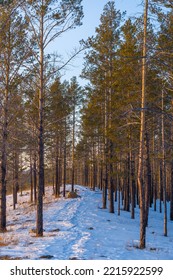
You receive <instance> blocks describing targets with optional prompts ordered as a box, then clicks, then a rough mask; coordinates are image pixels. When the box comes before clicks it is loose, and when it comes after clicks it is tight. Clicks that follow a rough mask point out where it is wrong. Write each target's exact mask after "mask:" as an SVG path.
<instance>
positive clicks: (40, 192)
mask: <svg viewBox="0 0 173 280" xmlns="http://www.w3.org/2000/svg"><path fill="white" fill-rule="evenodd" d="M43 34H44V30H43V12H42V13H41V21H40V90H39V135H38V173H39V182H38V196H37V221H36V235H37V236H38V237H41V236H43V192H44V142H43V104H44V72H43V68H44V66H43V63H44V48H43V44H44V42H43Z"/></svg>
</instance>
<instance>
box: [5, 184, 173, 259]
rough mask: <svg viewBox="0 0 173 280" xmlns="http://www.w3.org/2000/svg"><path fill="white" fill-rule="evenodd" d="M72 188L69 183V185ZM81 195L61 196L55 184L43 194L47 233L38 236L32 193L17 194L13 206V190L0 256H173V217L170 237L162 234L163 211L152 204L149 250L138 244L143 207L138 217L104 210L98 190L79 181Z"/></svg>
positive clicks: (109, 257)
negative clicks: (15, 202) (53, 192)
mask: <svg viewBox="0 0 173 280" xmlns="http://www.w3.org/2000/svg"><path fill="white" fill-rule="evenodd" d="M67 188H70V186H67ZM75 188H76V190H77V193H78V195H79V197H77V198H75V199H74V198H73V199H69V198H63V197H60V198H57V199H55V198H54V196H53V194H52V187H47V188H46V195H45V197H44V236H43V237H36V236H35V233H34V232H33V231H32V229H34V228H35V220H36V206H35V205H34V204H31V203H30V194H29V192H24V193H23V196H19V197H18V204H17V206H16V209H15V210H13V206H12V195H9V196H7V214H8V215H7V232H6V233H0V243H5V244H6V246H2V245H1V246H0V258H1V259H2V258H3V257H4V256H9V257H10V258H12V259H15V258H21V259H30V260H38V259H44V258H50V259H52V260H56V259H58V260H71V259H77V260H161V259H162V260H173V250H172V243H173V222H172V221H170V220H169V221H168V237H165V236H163V213H159V211H157V212H154V210H153V209H150V215H149V225H148V228H147V243H146V245H147V246H146V249H144V250H140V249H138V248H137V245H138V243H139V209H138V207H137V208H136V210H135V219H134V220H133V219H131V218H130V212H125V211H121V215H120V216H118V215H117V203H115V213H114V214H111V213H109V211H108V209H102V208H101V206H102V194H101V191H100V190H99V189H97V190H96V191H92V190H90V189H89V188H86V187H82V186H78V185H76V186H75Z"/></svg>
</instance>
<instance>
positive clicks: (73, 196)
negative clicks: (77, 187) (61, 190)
mask: <svg viewBox="0 0 173 280" xmlns="http://www.w3.org/2000/svg"><path fill="white" fill-rule="evenodd" d="M77 197H79V196H78V194H77V193H76V192H69V193H68V195H67V198H77Z"/></svg>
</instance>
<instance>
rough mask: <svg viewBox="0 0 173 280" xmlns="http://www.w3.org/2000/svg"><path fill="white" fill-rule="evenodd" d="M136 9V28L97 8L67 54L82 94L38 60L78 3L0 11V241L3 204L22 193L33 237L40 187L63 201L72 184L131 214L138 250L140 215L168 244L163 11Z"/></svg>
mask: <svg viewBox="0 0 173 280" xmlns="http://www.w3.org/2000/svg"><path fill="white" fill-rule="evenodd" d="M143 2H144V5H143V12H142V13H141V15H140V16H138V17H136V18H127V17H126V14H125V13H122V12H120V11H119V10H117V9H116V1H108V2H107V4H106V5H105V7H104V10H103V12H102V14H101V16H100V24H99V26H97V27H96V29H95V34H94V35H93V36H92V37H89V38H88V39H87V40H85V41H82V42H81V46H80V47H79V50H77V51H76V52H77V53H78V52H80V50H83V51H82V53H83V55H84V65H83V70H82V73H81V77H82V78H83V79H84V80H85V81H86V86H83V87H82V86H81V85H80V84H79V82H78V79H77V77H75V76H74V77H72V78H71V80H69V81H67V80H65V81H62V79H61V70H62V69H63V67H64V66H65V65H66V63H67V62H64V64H63V63H62V61H61V59H60V58H59V57H58V55H57V56H56V55H52V54H49V55H48V54H47V53H46V47H47V46H48V45H49V44H50V43H51V42H53V41H54V40H55V39H56V38H58V37H60V36H61V35H63V33H65V32H66V31H68V30H70V29H74V28H80V25H81V24H82V18H83V10H82V0H74V1H70V0H66V1H53V0H40V1H35V0H26V1H22V0H11V1H5V0H4V1H0V158H1V159H0V163H1V169H0V231H1V232H6V230H7V226H6V225H7V221H6V212H7V211H8V209H7V206H6V195H7V194H9V193H12V194H13V208H14V209H15V206H16V204H17V196H18V193H19V192H20V193H22V191H23V190H24V189H25V188H29V189H30V190H31V196H30V200H31V202H33V203H35V204H36V205H37V215H36V235H37V236H43V196H44V188H45V186H46V185H53V189H54V196H55V197H56V198H57V197H59V196H60V195H62V196H64V197H65V195H66V184H71V191H72V192H74V190H75V184H80V185H83V186H88V187H90V188H91V189H93V191H94V190H95V188H99V189H100V190H101V191H102V208H103V209H105V208H108V210H109V212H110V213H114V212H115V209H114V202H115V201H117V203H118V212H117V213H118V215H121V209H122V205H123V210H125V211H128V212H129V213H130V215H129V218H131V219H135V209H136V207H139V208H140V229H139V232H140V245H139V247H140V248H141V249H143V248H145V246H146V227H147V223H148V216H149V209H150V207H154V210H155V211H156V210H158V211H160V212H163V213H164V221H163V234H164V235H165V236H167V235H168V234H169V232H168V230H167V220H168V219H170V220H173V95H172V92H173V91H172V86H173V73H172V72H173V69H172V59H173V58H172V41H173V24H172V23H173V2H172V1H170V0H145V1H143ZM56 51H57V52H58V46H57V50H56ZM74 56H75V53H74V54H72V57H74ZM70 59H71V58H69V61H70ZM61 188H62V190H63V191H62V193H61ZM157 200H158V201H159V204H156V201H157ZM168 202H169V204H168ZM157 205H159V209H157ZM168 205H170V217H169V216H167V206H168Z"/></svg>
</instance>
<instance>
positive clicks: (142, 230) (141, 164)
mask: <svg viewBox="0 0 173 280" xmlns="http://www.w3.org/2000/svg"><path fill="white" fill-rule="evenodd" d="M147 18H148V0H145V7H144V37H143V57H142V98H141V124H140V145H139V163H138V177H137V181H138V188H139V197H140V244H139V247H140V248H141V249H143V248H145V244H146V221H145V218H146V215H145V185H144V180H143V172H144V148H145V146H144V145H145V143H144V137H145V104H146V101H145V98H146V55H147V50H146V44H147Z"/></svg>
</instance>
